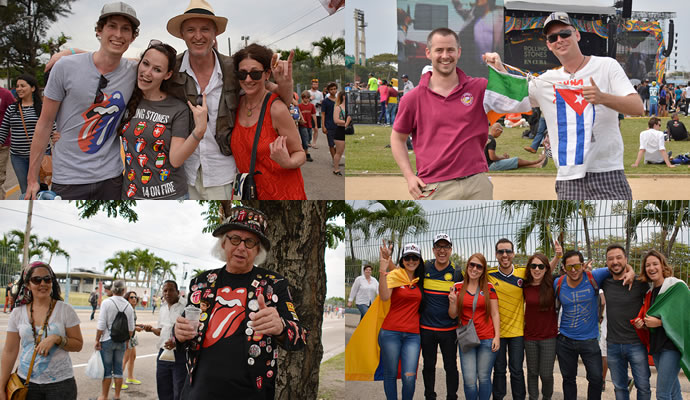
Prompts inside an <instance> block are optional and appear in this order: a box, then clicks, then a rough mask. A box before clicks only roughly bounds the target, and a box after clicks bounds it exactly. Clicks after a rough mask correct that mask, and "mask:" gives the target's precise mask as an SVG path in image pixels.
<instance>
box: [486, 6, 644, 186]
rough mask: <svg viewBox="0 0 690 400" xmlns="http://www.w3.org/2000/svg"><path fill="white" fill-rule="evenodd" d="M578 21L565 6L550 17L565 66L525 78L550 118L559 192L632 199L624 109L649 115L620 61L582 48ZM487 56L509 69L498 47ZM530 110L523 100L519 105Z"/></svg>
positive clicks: (552, 39) (550, 34)
mask: <svg viewBox="0 0 690 400" xmlns="http://www.w3.org/2000/svg"><path fill="white" fill-rule="evenodd" d="M575 25H576V23H573V21H572V20H571V19H570V17H569V16H568V14H566V13H564V12H554V13H552V14H550V15H549V16H548V17H547V18H546V20H545V21H544V28H543V31H542V32H543V33H544V36H545V38H546V46H547V47H548V49H549V50H550V51H551V52H552V53H553V54H554V55H555V56H556V58H558V61H559V62H560V63H561V65H562V67H561V68H557V69H552V70H549V71H547V72H546V73H544V74H542V75H540V76H539V77H537V78H536V79H533V80H531V81H530V82H529V83H527V82H526V81H525V83H524V84H525V85H528V91H529V98H530V101H531V103H532V106H539V107H540V109H541V111H542V113H543V115H544V119H545V120H546V126H547V128H548V132H549V140H550V143H551V149H552V151H553V161H554V163H555V164H556V167H557V168H558V174H557V176H556V194H557V196H558V199H559V200H583V199H620V200H631V199H632V190H631V189H630V185H629V184H628V180H627V179H626V177H625V173H624V172H623V169H624V166H623V138H622V136H621V132H620V128H619V126H618V114H619V113H621V114H624V115H643V114H644V107H643V105H642V100H641V99H640V96H639V95H638V94H637V91H635V88H634V87H633V85H632V84H631V83H630V80H629V79H628V77H627V76H626V74H625V71H624V70H623V68H622V67H621V66H620V64H618V61H616V60H615V59H613V58H609V57H597V56H585V55H583V54H582V51H581V50H580V47H579V45H578V42H579V41H580V32H579V30H578V29H577V28H576V27H575ZM484 60H485V61H486V62H487V63H489V64H491V65H492V66H493V67H494V68H496V69H497V70H498V71H502V72H505V71H506V69H505V67H504V66H503V63H502V62H501V58H500V56H499V55H498V54H497V53H487V54H485V55H484ZM524 107H527V108H524ZM528 110H529V105H525V104H523V105H522V106H520V107H516V110H513V111H514V112H527V111H528Z"/></svg>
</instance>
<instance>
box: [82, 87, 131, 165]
mask: <svg viewBox="0 0 690 400" xmlns="http://www.w3.org/2000/svg"><path fill="white" fill-rule="evenodd" d="M124 109H125V100H124V97H123V96H122V93H120V92H115V93H113V94H112V96H107V95H105V96H104V99H103V101H102V102H100V103H98V104H92V105H91V106H90V107H89V109H88V110H86V111H84V112H83V113H82V114H81V117H82V118H83V119H84V124H83V125H82V127H81V130H80V131H79V138H78V140H77V142H78V144H79V149H81V151H83V152H84V153H87V154H95V153H98V151H99V150H100V149H101V148H102V147H103V146H104V145H105V144H106V142H107V141H108V139H109V138H110V137H111V136H113V135H114V134H115V133H116V131H117V120H118V119H119V118H120V114H121V113H122V111H123V110H124Z"/></svg>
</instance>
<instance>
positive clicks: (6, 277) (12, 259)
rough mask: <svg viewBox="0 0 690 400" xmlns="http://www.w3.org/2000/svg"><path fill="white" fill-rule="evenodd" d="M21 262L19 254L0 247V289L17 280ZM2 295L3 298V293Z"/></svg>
mask: <svg viewBox="0 0 690 400" xmlns="http://www.w3.org/2000/svg"><path fill="white" fill-rule="evenodd" d="M21 260H22V254H21V253H18V252H16V251H14V250H11V249H10V248H8V247H2V246H0V289H4V288H5V287H7V284H8V283H10V282H13V281H14V280H15V279H17V278H19V273H20V272H21V270H22V261H21ZM2 294H3V296H4V294H5V293H4V291H3V293H2ZM3 298H4V297H3Z"/></svg>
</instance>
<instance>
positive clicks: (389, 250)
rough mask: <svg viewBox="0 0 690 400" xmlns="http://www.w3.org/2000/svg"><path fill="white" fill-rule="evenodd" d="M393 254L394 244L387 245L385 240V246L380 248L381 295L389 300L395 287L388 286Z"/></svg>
mask: <svg viewBox="0 0 690 400" xmlns="http://www.w3.org/2000/svg"><path fill="white" fill-rule="evenodd" d="M392 254H393V245H392V244H391V245H387V244H386V241H385V240H384V241H383V246H381V247H380V248H379V297H380V298H381V300H383V301H387V300H388V299H390V298H391V294H393V289H389V288H388V279H386V275H388V273H387V270H388V267H389V266H390V265H391V264H393V261H391V255H392Z"/></svg>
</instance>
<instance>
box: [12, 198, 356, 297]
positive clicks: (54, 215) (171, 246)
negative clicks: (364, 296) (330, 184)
mask: <svg viewBox="0 0 690 400" xmlns="http://www.w3.org/2000/svg"><path fill="white" fill-rule="evenodd" d="M28 206H29V202H27V201H20V200H16V201H9V200H8V201H2V202H0V221H2V225H1V226H0V234H3V233H7V232H9V231H11V230H13V229H18V230H21V231H24V228H25V226H26V213H27V210H28ZM135 210H136V211H137V213H138V215H139V221H138V222H137V223H129V222H127V221H126V220H125V219H124V218H121V217H118V218H108V217H107V216H105V215H104V214H99V215H97V216H95V217H93V218H91V219H85V220H82V219H79V217H78V216H77V208H76V205H75V204H74V203H73V202H72V203H69V202H67V201H35V202H34V209H33V221H32V224H31V225H32V231H31V233H32V234H35V235H37V236H38V238H39V240H42V239H45V238H46V237H52V238H53V239H57V240H59V241H60V245H61V247H62V248H63V249H65V250H66V251H67V253H69V255H70V269H72V268H87V269H93V270H99V271H102V270H103V269H104V267H105V265H104V261H105V260H106V259H108V258H110V257H112V256H113V255H114V254H115V252H117V251H120V250H134V249H136V248H141V249H149V250H150V251H151V252H152V253H154V254H155V255H157V256H158V257H161V258H163V259H166V260H168V261H172V262H174V263H176V264H177V265H178V268H177V271H175V272H176V275H177V278H178V282H179V283H181V282H182V269H183V266H184V263H187V265H186V268H187V271H188V272H190V271H192V270H194V269H197V268H201V269H211V268H219V267H220V266H222V265H223V264H222V262H221V261H219V260H217V259H215V258H213V257H212V256H211V254H210V249H211V247H212V246H213V245H214V243H215V241H214V240H215V239H214V238H213V236H212V235H211V234H210V233H202V232H201V230H202V229H203V227H204V226H205V223H204V221H203V218H202V216H201V212H202V211H204V210H205V208H204V207H203V206H200V205H199V204H198V203H197V202H195V201H185V202H184V203H180V202H177V201H153V200H151V201H140V202H138V203H137V206H136V208H135ZM336 223H339V224H341V225H342V224H344V220H342V219H341V220H339V221H336ZM344 247H345V246H344V245H342V244H341V245H340V246H339V247H338V248H337V249H335V250H330V249H327V250H326V276H327V280H328V286H327V297H334V296H338V297H344V296H345V275H344V265H345V249H344ZM48 256H49V255H46V257H45V260H46V261H47V260H48ZM51 264H52V265H53V267H54V268H55V270H56V271H62V272H64V271H66V270H67V261H66V259H65V258H63V257H54V258H53V261H52V263H51ZM188 278H191V272H190V273H189V274H188Z"/></svg>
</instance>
